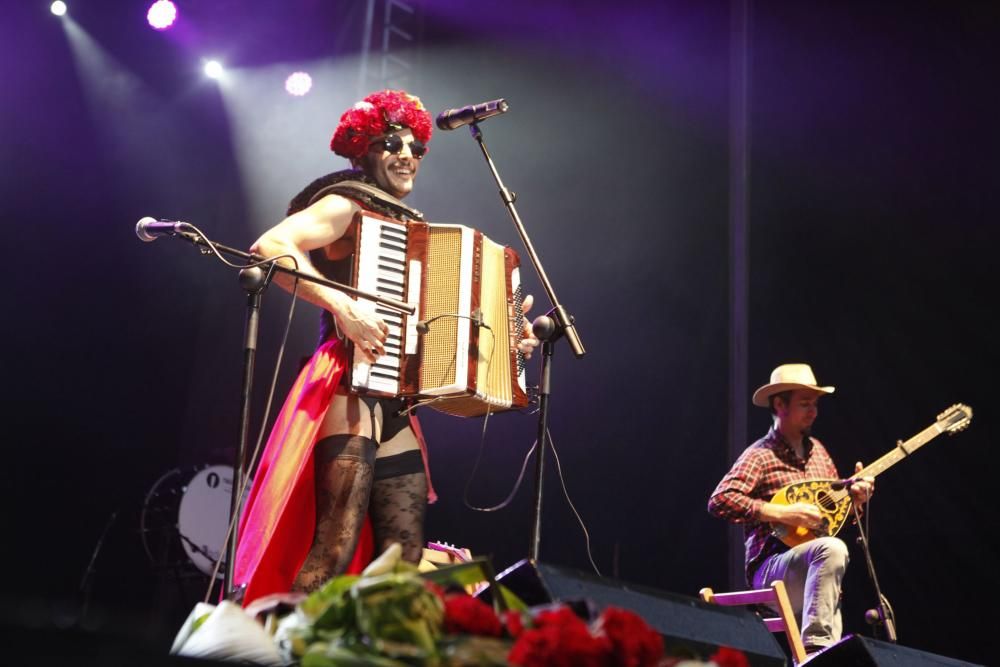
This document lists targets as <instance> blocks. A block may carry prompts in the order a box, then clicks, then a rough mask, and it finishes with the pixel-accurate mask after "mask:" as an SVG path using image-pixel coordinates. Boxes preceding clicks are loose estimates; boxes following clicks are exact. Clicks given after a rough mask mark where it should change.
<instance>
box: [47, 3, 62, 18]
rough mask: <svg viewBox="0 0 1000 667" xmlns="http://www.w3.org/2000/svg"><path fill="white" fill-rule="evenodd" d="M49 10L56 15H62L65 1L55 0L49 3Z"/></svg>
mask: <svg viewBox="0 0 1000 667" xmlns="http://www.w3.org/2000/svg"><path fill="white" fill-rule="evenodd" d="M49 11H50V12H52V13H53V14H55V15H56V16H64V15H65V14H66V3H65V2H63V1H62V0H56V1H55V2H53V3H52V4H51V5H49Z"/></svg>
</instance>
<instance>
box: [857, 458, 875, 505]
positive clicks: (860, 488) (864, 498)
mask: <svg viewBox="0 0 1000 667" xmlns="http://www.w3.org/2000/svg"><path fill="white" fill-rule="evenodd" d="M863 469H864V466H863V465H861V461H858V462H857V463H855V464H854V474H855V475H857V474H858V473H859V472H861V471H862V470H863ZM873 493H875V478H874V477H856V478H855V482H854V483H853V484H851V499H852V500H854V506H855V507H858V508H860V507H861V506H862V505H864V504H865V503H867V502H868V501H869V500H870V499H871V497H872V494H873Z"/></svg>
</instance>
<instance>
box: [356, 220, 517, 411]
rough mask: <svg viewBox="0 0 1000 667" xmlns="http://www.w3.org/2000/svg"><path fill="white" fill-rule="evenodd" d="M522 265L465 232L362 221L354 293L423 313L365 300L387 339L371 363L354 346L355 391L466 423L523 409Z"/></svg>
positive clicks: (513, 254) (447, 227)
mask: <svg viewBox="0 0 1000 667" xmlns="http://www.w3.org/2000/svg"><path fill="white" fill-rule="evenodd" d="M519 266H520V260H519V259H518V256H517V253H516V252H514V251H513V250H512V249H511V248H509V247H505V246H502V245H499V244H497V243H494V242H493V241H491V240H490V239H489V238H487V237H486V236H484V235H483V234H482V233H481V232H478V231H476V230H474V229H472V228H470V227H466V226H464V225H447V224H430V223H423V222H409V223H405V224H404V223H401V222H398V221H395V220H390V219H388V218H383V217H381V216H378V215H375V214H372V213H370V212H362V213H358V214H357V233H356V235H355V253H354V268H353V273H352V285H353V286H354V287H357V288H358V289H361V290H364V291H366V292H374V293H376V294H378V295H380V296H385V297H390V298H393V299H398V300H400V301H406V302H408V303H410V304H412V305H414V306H416V307H417V312H416V314H415V315H412V316H410V315H401V314H399V313H396V312H395V311H393V310H391V309H387V308H384V307H382V306H377V305H376V304H375V303H373V302H371V301H367V300H364V299H359V303H360V304H367V305H368V306H369V307H370V308H372V309H373V310H374V312H376V313H377V314H378V315H379V316H380V317H382V319H384V320H385V322H386V324H388V325H389V336H388V339H387V342H386V354H385V355H384V356H383V357H380V358H379V360H378V361H377V362H376V363H375V364H369V363H368V362H367V361H365V360H364V357H363V355H360V354H357V355H355V354H354V350H353V347H352V349H351V364H350V367H349V373H350V387H351V389H352V390H353V391H355V392H357V393H360V394H368V395H375V396H393V397H395V396H399V397H415V398H417V399H420V400H421V402H426V405H427V406H428V407H432V408H434V409H436V410H440V411H442V412H447V413H449V414H455V415H461V416H468V417H472V416H477V415H482V414H486V413H487V412H499V411H502V410H509V409H512V408H521V407H524V406H525V405H527V404H528V397H527V393H526V388H525V381H524V358H523V355H522V354H521V353H520V352H519V351H518V350H517V343H518V341H519V340H520V338H521V331H522V328H523V326H524V313H523V310H522V300H523V295H522V290H521V284H520V273H519V271H520V269H519ZM418 323H423V326H418ZM421 330H423V333H421Z"/></svg>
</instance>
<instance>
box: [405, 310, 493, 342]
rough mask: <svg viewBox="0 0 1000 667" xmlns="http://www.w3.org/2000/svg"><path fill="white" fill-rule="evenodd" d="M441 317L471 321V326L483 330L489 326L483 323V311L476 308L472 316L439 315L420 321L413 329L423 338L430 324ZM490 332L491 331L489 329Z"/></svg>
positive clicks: (429, 328) (456, 314)
mask: <svg viewBox="0 0 1000 667" xmlns="http://www.w3.org/2000/svg"><path fill="white" fill-rule="evenodd" d="M442 317H458V318H461V319H466V320H471V321H472V323H473V324H475V325H476V326H477V327H483V328H484V329H490V326H489V325H488V324H486V322H484V321H483V311H481V310H479V309H478V308H477V309H476V310H474V311H472V315H459V314H458V313H441V314H440V315H436V316H434V317H432V318H430V319H429V320H420V321H419V322H417V323H416V324H415V325H414V326H413V328H414V329H416V330H417V333H418V334H420V335H421V336H423V335H424V334H426V333H427V332H429V331H430V330H431V322H433V321H434V320H436V319H439V318H442ZM490 331H492V329H490Z"/></svg>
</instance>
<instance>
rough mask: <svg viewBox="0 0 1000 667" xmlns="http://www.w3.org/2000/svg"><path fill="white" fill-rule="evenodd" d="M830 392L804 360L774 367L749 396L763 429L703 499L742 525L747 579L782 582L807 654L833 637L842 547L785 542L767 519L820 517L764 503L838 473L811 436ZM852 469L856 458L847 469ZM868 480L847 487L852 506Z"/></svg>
mask: <svg viewBox="0 0 1000 667" xmlns="http://www.w3.org/2000/svg"><path fill="white" fill-rule="evenodd" d="M833 390H834V388H833V387H820V386H817V384H816V379H815V377H814V376H813V372H812V369H811V368H810V367H809V366H808V365H806V364H785V365H783V366H779V367H777V368H775V369H774V371H773V372H772V373H771V381H770V383H768V384H766V385H764V386H763V387H761V388H759V389H758V390H757V391H756V392H754V395H753V404H754V405H756V406H758V407H769V408H770V409H771V414H772V415H773V418H774V423H773V425H772V426H771V429H770V430H769V431H768V433H767V435H766V436H764V437H763V438H761V439H760V440H758V441H757V442H755V443H753V444H752V445H750V446H749V447H747V448H746V449H745V450H744V451H743V453H742V454H741V455H740V456H739V458H738V459H737V461H736V463H735V464H733V467H732V469H730V471H729V472H728V473H726V475H725V477H723V478H722V481H720V482H719V485H718V486H717V487H716V489H715V491H714V492H713V493H712V496H711V498H710V499H709V501H708V511H709V512H710V513H711V514H713V515H715V516H717V517H720V518H723V519H727V520H728V521H731V522H732V523H739V524H743V526H744V534H745V540H746V577H747V583H748V584H749V585H750V586H752V587H753V588H767V587H768V586H770V585H771V582H773V581H776V580H778V579H781V580H783V581H784V582H785V586H786V588H787V590H788V595H789V598H791V603H792V607H793V608H794V609H795V612H796V613H797V614H800V616H801V627H802V643H803V645H804V646H805V648H806V651H807V653H814V652H816V651H818V650H820V649H822V648H824V647H826V646H829V645H831V644H834V643H836V642H838V641H839V640H840V636H841V629H842V623H841V615H840V592H841V589H840V585H841V580H842V579H843V576H844V571H845V569H846V568H847V562H848V551H847V545H845V544H844V542H843V541H841V540H840V539H839V538H837V537H831V536H822V537H817V538H815V539H809V540H808V541H806V542H803V543H801V544H798V545H797V546H795V547H791V548H789V547H787V546H785V544H784V543H783V542H781V541H780V540H779V539H778V538H777V537H775V536H774V535H773V534H772V527H771V525H769V524H772V523H775V524H784V525H786V526H790V527H799V526H802V527H805V528H808V529H817V528H819V527H820V526H821V523H822V516H821V514H820V511H819V510H818V509H817V508H816V507H815V506H814V505H812V504H809V503H793V504H778V503H774V502H771V500H772V499H773V498H774V495H775V493H777V492H778V491H779V490H780V489H781V488H782V487H784V486H786V485H788V484H790V483H793V482H800V481H803V480H807V479H838V478H839V475H838V474H837V469H836V468H835V467H834V464H833V461H832V459H831V458H830V455H829V453H827V450H826V448H825V447H824V446H823V444H822V443H821V442H820V441H819V440H817V439H816V438H814V437H812V435H811V432H812V425H813V421H815V419H816V415H817V402H818V400H819V398H820V396H823V395H825V394H832V393H833ZM860 470H861V463H860V462H859V463H858V464H857V465H856V467H855V472H857V471H860ZM873 482H874V480H873V479H872V478H865V479H859V480H857V481H856V482H854V483H853V484H851V486H850V493H851V496H852V498H853V501H854V503H855V504H856V505H857V506H859V507H860V506H861V505H862V504H863V503H865V502H867V501H868V498H869V497H870V496H871V493H872V491H873V490H874V484H873Z"/></svg>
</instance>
